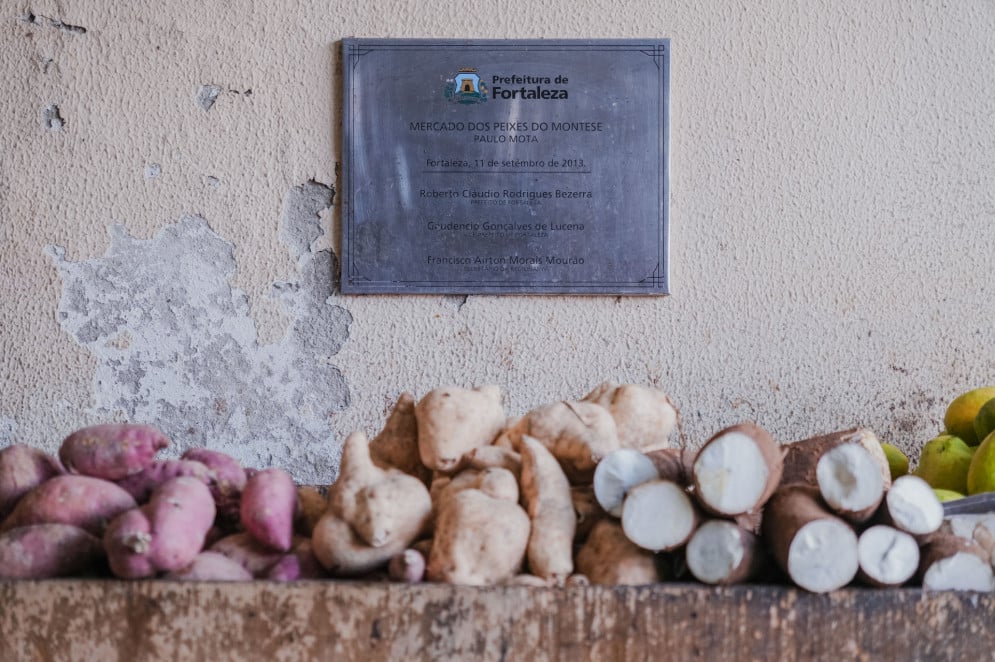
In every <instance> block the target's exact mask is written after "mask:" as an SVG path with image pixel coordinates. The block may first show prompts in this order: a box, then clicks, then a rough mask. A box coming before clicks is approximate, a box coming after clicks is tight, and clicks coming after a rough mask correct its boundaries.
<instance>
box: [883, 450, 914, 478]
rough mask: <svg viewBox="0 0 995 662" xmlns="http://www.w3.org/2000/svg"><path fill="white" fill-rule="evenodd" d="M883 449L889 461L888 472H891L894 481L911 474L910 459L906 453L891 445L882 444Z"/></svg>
mask: <svg viewBox="0 0 995 662" xmlns="http://www.w3.org/2000/svg"><path fill="white" fill-rule="evenodd" d="M881 449H882V450H884V456H885V458H886V459H887V460H888V471H890V472H891V479H892V480H895V479H896V478H898V477H899V476H904V475H905V474H907V473H909V458H907V457H905V453H903V452H902V451H900V450H898V448H897V447H895V446H892V445H891V444H881Z"/></svg>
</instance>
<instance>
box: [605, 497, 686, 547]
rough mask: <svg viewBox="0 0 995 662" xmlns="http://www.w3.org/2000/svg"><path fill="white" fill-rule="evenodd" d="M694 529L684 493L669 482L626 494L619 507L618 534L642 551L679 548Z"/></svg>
mask: <svg viewBox="0 0 995 662" xmlns="http://www.w3.org/2000/svg"><path fill="white" fill-rule="evenodd" d="M697 525H698V514H697V512H696V511H695V507H694V504H693V503H692V501H691V499H690V497H688V495H687V492H685V491H684V488H682V487H681V486H680V485H677V484H676V483H672V482H670V481H669V480H653V481H649V482H647V483H642V484H640V485H637V486H635V487H633V488H632V489H631V490H629V494H628V495H627V496H626V497H625V502H624V503H623V504H622V530H623V531H624V532H625V536H626V537H627V538H628V539H629V540H631V541H632V542H633V543H635V544H636V545H639V546H640V547H642V548H643V549H648V550H651V551H654V552H659V551H665V550H670V549H675V548H676V547H680V546H681V545H683V544H684V543H685V542H687V540H688V538H690V537H691V534H692V533H694V530H695V528H696V527H697Z"/></svg>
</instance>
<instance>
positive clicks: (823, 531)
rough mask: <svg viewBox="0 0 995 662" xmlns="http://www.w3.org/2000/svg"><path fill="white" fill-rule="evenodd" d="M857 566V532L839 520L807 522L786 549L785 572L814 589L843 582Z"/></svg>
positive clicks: (819, 590)
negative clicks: (786, 562)
mask: <svg viewBox="0 0 995 662" xmlns="http://www.w3.org/2000/svg"><path fill="white" fill-rule="evenodd" d="M858 567H859V564H858V561H857V535H856V534H855V533H854V532H853V529H851V528H850V527H849V526H847V525H846V524H845V523H844V522H842V521H840V520H832V519H820V520H815V521H812V522H809V523H808V524H806V525H804V526H803V527H801V528H800V529H799V530H798V533H796V534H795V537H794V539H793V540H792V541H791V547H790V548H789V549H788V568H787V572H788V575H789V576H790V577H791V579H792V580H793V581H794V582H795V583H796V584H798V585H799V586H801V587H802V588H803V589H805V590H807V591H812V592H813V593H825V592H827V591H835V590H836V589H838V588H842V587H844V586H846V585H847V584H849V583H850V581H851V580H852V579H853V578H854V577H855V576H856V575H857V570H858Z"/></svg>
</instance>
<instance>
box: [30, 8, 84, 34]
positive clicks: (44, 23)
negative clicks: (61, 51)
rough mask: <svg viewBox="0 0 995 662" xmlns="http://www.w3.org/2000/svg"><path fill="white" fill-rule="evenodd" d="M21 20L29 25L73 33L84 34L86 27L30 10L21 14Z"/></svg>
mask: <svg viewBox="0 0 995 662" xmlns="http://www.w3.org/2000/svg"><path fill="white" fill-rule="evenodd" d="M21 20H22V21H24V22H25V23H30V24H31V25H38V26H41V27H48V28H54V29H56V30H63V31H64V32H71V33H73V34H86V28H84V27H83V26H82V25H70V24H69V23H64V22H63V21H62V20H61V19H58V18H50V17H48V16H42V15H41V14H35V13H34V12H30V11H29V12H28V13H26V14H24V15H23V16H21Z"/></svg>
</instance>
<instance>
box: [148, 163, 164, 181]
mask: <svg viewBox="0 0 995 662" xmlns="http://www.w3.org/2000/svg"><path fill="white" fill-rule="evenodd" d="M161 174H162V166H160V165H159V164H158V163H146V164H145V179H157V178H158V177H159V175H161Z"/></svg>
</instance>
